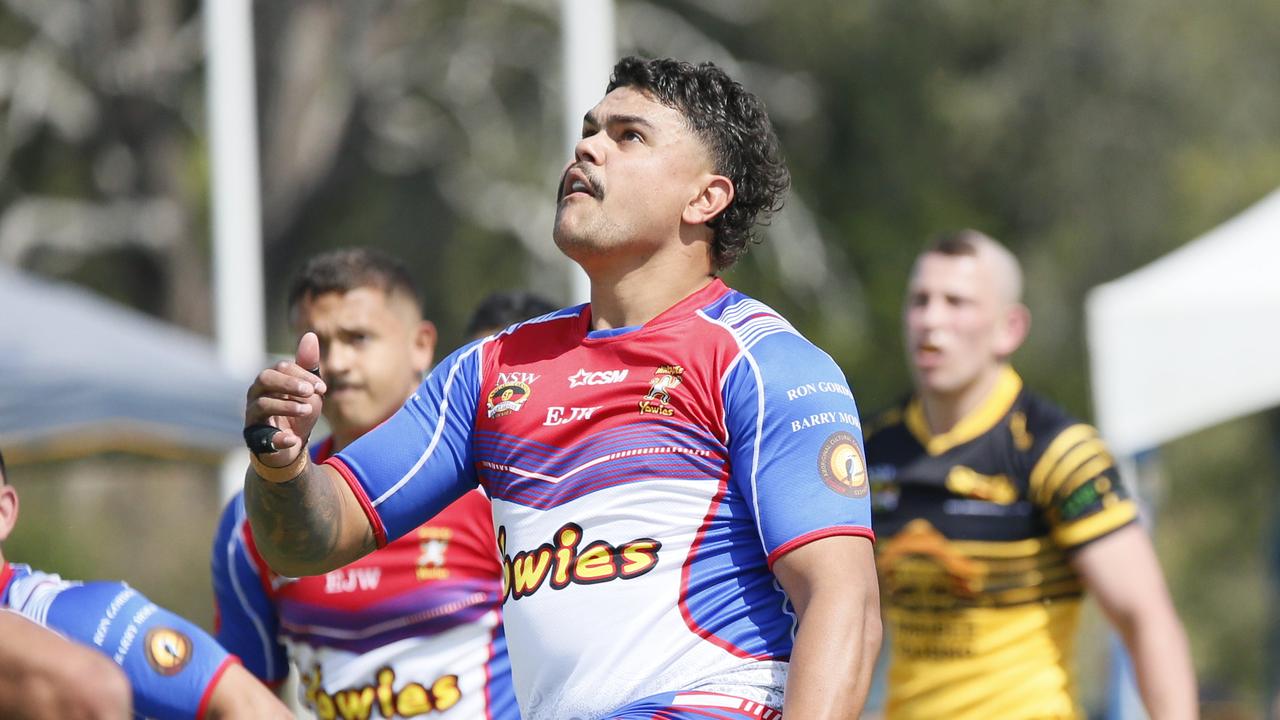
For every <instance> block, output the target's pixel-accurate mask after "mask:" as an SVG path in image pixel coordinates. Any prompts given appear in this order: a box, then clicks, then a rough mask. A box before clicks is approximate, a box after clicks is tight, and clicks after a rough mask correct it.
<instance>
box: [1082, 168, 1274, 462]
mask: <svg viewBox="0 0 1280 720" xmlns="http://www.w3.org/2000/svg"><path fill="white" fill-rule="evenodd" d="M1086 313H1087V319H1088V339H1089V354H1090V357H1091V365H1092V374H1093V397H1094V408H1095V411H1096V416H1097V423H1098V427H1099V429H1100V431H1101V432H1102V434H1103V435H1104V436H1105V437H1106V439H1107V441H1108V443H1109V444H1110V445H1111V447H1112V449H1113V450H1114V451H1115V452H1116V453H1117V454H1118V455H1133V454H1135V453H1137V452H1140V451H1142V450H1148V449H1152V448H1154V447H1156V446H1157V445H1159V444H1160V443H1163V442H1165V441H1168V440H1171V439H1173V438H1176V437H1179V436H1182V435H1186V434H1188V433H1191V432H1194V431H1196V430H1199V429H1202V428H1206V427H1209V426H1211V425H1215V424H1217V423H1221V422H1224V421H1226V420H1230V419H1232V418H1235V417H1239V416H1242V415H1246V414H1248V413H1251V412H1256V411H1258V410H1263V409H1265V408H1268V407H1272V406H1275V405H1280V363H1278V362H1277V358H1280V190H1276V191H1275V192H1272V193H1271V194H1270V195H1268V196H1267V197H1265V198H1263V199H1262V200H1260V201H1259V202H1258V203H1256V204H1255V205H1253V206H1252V207H1250V208H1249V209H1247V210H1245V211H1244V212H1243V213H1241V214H1240V215H1238V216H1236V217H1235V218H1232V219H1231V220H1229V221H1227V222H1226V223H1224V224H1222V225H1220V226H1219V227H1217V228H1214V229H1213V230H1211V231H1209V232H1208V233H1206V234H1205V235H1203V236H1201V237H1199V238H1197V239H1195V240H1193V241H1192V242H1190V243H1188V244H1186V245H1185V246H1183V247H1181V248H1179V249H1177V250H1175V251H1174V252H1172V253H1169V254H1168V255H1166V256H1164V257H1162V258H1160V259H1158V260H1156V261H1155V262H1152V263H1151V264H1149V265H1147V266H1145V267H1142V268H1139V269H1138V270H1136V271H1134V272H1132V273H1130V274H1128V275H1126V276H1124V277H1122V278H1120V279H1118V280H1115V281H1113V282H1109V283H1106V284H1103V285H1100V286H1098V287H1096V288H1094V289H1093V290H1092V291H1091V292H1090V293H1089V297H1088V299H1087V301H1086Z"/></svg>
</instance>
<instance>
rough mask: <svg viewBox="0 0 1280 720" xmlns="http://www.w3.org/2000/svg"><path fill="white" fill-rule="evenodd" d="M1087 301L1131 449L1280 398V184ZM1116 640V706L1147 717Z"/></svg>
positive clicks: (1100, 384) (1118, 437)
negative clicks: (1260, 197)
mask: <svg viewBox="0 0 1280 720" xmlns="http://www.w3.org/2000/svg"><path fill="white" fill-rule="evenodd" d="M1085 311H1086V316H1087V324H1088V328H1087V332H1088V339H1089V356H1090V360H1091V363H1090V364H1091V366H1092V375H1093V399H1094V409H1095V413H1096V416H1097V424H1098V428H1099V430H1100V431H1101V432H1102V434H1103V436H1104V437H1105V438H1106V439H1107V442H1108V443H1109V444H1110V446H1111V448H1112V450H1114V451H1115V453H1116V454H1117V456H1119V457H1121V458H1123V457H1126V456H1127V457H1132V456H1135V455H1137V454H1138V453H1140V452H1142V451H1145V450H1151V449H1154V448H1155V447H1157V446H1158V445H1160V444H1161V443H1164V442H1166V441H1169V440H1172V439H1174V438H1177V437H1180V436H1182V435H1186V434H1189V433H1192V432H1195V431H1197V430H1200V429H1203V428H1206V427H1209V426H1211V425H1216V424H1218V423H1221V422H1225V421H1227V420H1230V419H1232V418H1236V417H1239V416H1242V415H1246V414H1249V413H1251V412H1256V411H1258V410H1263V409H1265V408H1268V407H1272V406H1275V405H1280V365H1278V364H1277V361H1276V358H1280V190H1276V191H1274V192H1272V193H1271V194H1270V195H1268V196H1267V197H1265V198H1263V199H1262V200H1260V201H1259V202H1257V203H1256V204H1254V205H1253V206H1252V207H1250V208H1248V209H1247V210H1245V211H1244V212H1242V213H1240V214H1239V215H1238V216H1236V217H1234V218H1232V219H1231V220H1228V221H1227V222H1225V223H1223V224H1222V225H1220V226H1218V227H1216V228H1214V229H1213V230H1211V231H1209V232H1208V233H1206V234H1205V235H1203V236H1201V237H1199V238H1197V239H1195V240H1193V241H1191V242H1189V243H1187V244H1186V245H1184V246H1183V247H1181V248H1179V249H1177V250H1175V251H1173V252H1171V253H1169V254H1168V255H1165V256H1164V257H1162V258H1160V259H1158V260H1156V261H1154V262H1152V263H1150V264H1149V265H1147V266H1145V267H1142V268H1139V269H1138V270H1136V271H1134V272H1132V273H1129V274H1128V275H1126V276H1124V277H1122V278H1119V279H1118V280H1114V281H1112V282H1109V283H1105V284H1103V285H1099V286H1098V287H1096V288H1094V289H1093V290H1092V291H1090V293H1089V297H1088V298H1087V300H1086V304H1085ZM1121 464H1122V466H1125V465H1129V463H1127V462H1123V461H1122V463H1121ZM1112 645H1113V661H1114V662H1115V665H1113V676H1112V685H1111V697H1110V707H1109V714H1108V717H1111V718H1116V719H1124V720H1128V719H1130V718H1141V717H1145V715H1144V714H1143V712H1142V706H1141V703H1140V701H1139V699H1138V696H1137V693H1136V690H1135V689H1134V685H1133V681H1132V677H1133V675H1132V668H1131V666H1130V665H1129V663H1128V660H1127V658H1125V657H1124V653H1123V651H1122V649H1121V646H1120V645H1119V643H1118V642H1115V641H1114V639H1113V643H1112Z"/></svg>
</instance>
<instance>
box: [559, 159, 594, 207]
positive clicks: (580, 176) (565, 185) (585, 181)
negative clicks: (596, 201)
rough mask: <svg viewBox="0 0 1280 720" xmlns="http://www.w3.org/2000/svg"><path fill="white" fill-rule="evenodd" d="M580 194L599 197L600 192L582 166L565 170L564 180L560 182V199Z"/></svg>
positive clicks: (581, 195)
mask: <svg viewBox="0 0 1280 720" xmlns="http://www.w3.org/2000/svg"><path fill="white" fill-rule="evenodd" d="M579 196H580V197H589V198H597V197H599V196H600V193H599V190H598V188H596V186H595V184H594V183H592V182H591V178H590V177H589V176H588V175H587V174H586V173H585V172H584V171H583V170H582V169H581V168H579V167H571V168H569V169H568V170H567V171H566V172H565V174H564V181H563V182H561V183H560V200H561V201H564V200H568V199H570V198H572V197H579Z"/></svg>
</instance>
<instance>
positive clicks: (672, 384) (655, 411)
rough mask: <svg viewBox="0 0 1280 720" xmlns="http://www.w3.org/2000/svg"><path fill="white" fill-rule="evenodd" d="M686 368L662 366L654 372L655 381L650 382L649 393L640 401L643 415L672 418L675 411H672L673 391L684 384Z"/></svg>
mask: <svg viewBox="0 0 1280 720" xmlns="http://www.w3.org/2000/svg"><path fill="white" fill-rule="evenodd" d="M683 375H684V368H682V367H680V366H679V365H661V366H659V367H658V369H657V370H654V371H653V379H652V380H650V381H649V392H648V393H647V394H646V395H645V396H644V399H643V400H641V401H640V414H641V415H661V416H663V417H671V416H672V415H674V414H675V412H676V411H675V410H673V409H671V406H670V403H671V391H672V390H675V389H676V387H678V386H679V385H680V383H681V382H683V377H682V376H683Z"/></svg>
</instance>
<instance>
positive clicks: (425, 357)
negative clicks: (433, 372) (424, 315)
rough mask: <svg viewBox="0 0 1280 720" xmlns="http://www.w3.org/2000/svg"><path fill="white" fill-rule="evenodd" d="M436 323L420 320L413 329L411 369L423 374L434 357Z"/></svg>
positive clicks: (428, 368)
mask: <svg viewBox="0 0 1280 720" xmlns="http://www.w3.org/2000/svg"><path fill="white" fill-rule="evenodd" d="M436 338H437V334H436V324H435V323H433V322H431V321H430V320H421V321H419V322H418V324H417V327H416V328H414V331H413V369H414V370H416V371H417V372H418V374H419V375H425V374H426V372H427V371H428V370H430V369H431V363H432V362H433V361H434V360H435V357H436Z"/></svg>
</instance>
